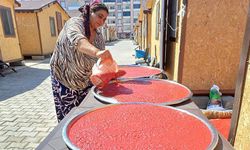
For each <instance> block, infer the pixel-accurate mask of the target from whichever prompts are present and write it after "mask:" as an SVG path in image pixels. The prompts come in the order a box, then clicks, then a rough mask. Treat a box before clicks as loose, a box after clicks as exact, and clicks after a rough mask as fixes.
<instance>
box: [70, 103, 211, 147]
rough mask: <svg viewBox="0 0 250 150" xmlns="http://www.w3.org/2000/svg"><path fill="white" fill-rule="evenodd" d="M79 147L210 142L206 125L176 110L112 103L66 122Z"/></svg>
mask: <svg viewBox="0 0 250 150" xmlns="http://www.w3.org/2000/svg"><path fill="white" fill-rule="evenodd" d="M67 134H68V137H69V139H70V141H71V142H72V143H73V144H74V145H75V146H77V147H79V148H80V149H131V150H134V149H174V150H183V149H187V150H196V149H197V150H203V149H207V148H208V146H209V144H210V143H211V142H212V139H213V136H212V134H211V132H210V130H209V128H208V127H207V126H206V125H205V124H204V123H203V122H202V121H200V120H199V119H197V118H195V117H193V116H191V115H188V114H186V113H183V112H181V111H178V110H174V109H170V108H166V107H160V106H154V105H145V104H143V105H142V104H140V105H138V104H137V105H136V104H134V105H132V104H123V105H113V106H109V107H106V108H102V109H97V110H94V111H92V112H89V113H87V114H85V115H82V116H80V117H79V118H78V119H77V120H75V121H74V122H71V124H69V126H68V133H67Z"/></svg>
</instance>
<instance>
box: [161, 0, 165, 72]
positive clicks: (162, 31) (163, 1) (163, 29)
mask: <svg viewBox="0 0 250 150" xmlns="http://www.w3.org/2000/svg"><path fill="white" fill-rule="evenodd" d="M165 5H166V0H161V28H160V29H161V33H160V69H163V52H164V42H165V36H164V34H165V18H166V16H165V14H166V13H165V9H166V7H165Z"/></svg>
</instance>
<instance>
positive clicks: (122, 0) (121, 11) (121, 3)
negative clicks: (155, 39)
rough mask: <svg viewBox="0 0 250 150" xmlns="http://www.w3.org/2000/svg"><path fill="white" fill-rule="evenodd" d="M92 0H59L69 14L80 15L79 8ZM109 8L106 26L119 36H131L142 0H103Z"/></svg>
mask: <svg viewBox="0 0 250 150" xmlns="http://www.w3.org/2000/svg"><path fill="white" fill-rule="evenodd" d="M89 1H90V0H58V2H59V3H60V4H61V5H62V7H63V8H65V10H66V11H67V12H68V14H69V15H70V16H71V17H73V16H77V15H79V12H78V8H79V7H80V6H82V5H84V4H86V3H89ZM102 2H103V3H105V4H106V6H107V7H108V8H109V16H108V18H107V21H106V23H107V26H106V28H110V29H112V32H116V33H115V34H116V36H117V37H118V38H131V37H132V36H133V34H134V33H133V32H134V30H133V29H134V25H135V23H136V21H137V19H138V15H139V12H140V0H102Z"/></svg>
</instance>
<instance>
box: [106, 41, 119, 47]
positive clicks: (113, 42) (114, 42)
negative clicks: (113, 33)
mask: <svg viewBox="0 0 250 150" xmlns="http://www.w3.org/2000/svg"><path fill="white" fill-rule="evenodd" d="M119 41H120V40H115V41H111V42H106V43H105V46H114V45H115V44H117V43H118V42H119Z"/></svg>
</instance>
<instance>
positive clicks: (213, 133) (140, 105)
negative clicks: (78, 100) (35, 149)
mask: <svg viewBox="0 0 250 150" xmlns="http://www.w3.org/2000/svg"><path fill="white" fill-rule="evenodd" d="M124 106H125V107H126V109H123V108H122V107H124ZM131 106H132V109H130V108H131ZM145 106H146V107H145ZM112 107H113V108H114V107H117V108H118V109H113V110H115V111H114V113H109V112H107V114H110V117H111V118H112V116H114V115H116V114H121V113H120V112H122V114H123V112H124V110H125V112H127V111H130V110H132V111H131V112H132V113H131V112H130V113H126V114H136V113H133V111H135V110H138V109H143V111H144V110H145V108H147V107H150V109H146V110H145V111H147V110H150V111H149V112H150V113H151V110H152V108H154V110H157V109H161V110H163V109H162V108H164V109H165V108H166V112H174V114H177V116H176V115H174V116H172V115H170V116H169V117H170V119H167V118H169V117H168V116H164V119H163V122H164V121H165V120H166V122H165V123H168V124H171V126H170V127H171V130H176V131H177V130H180V128H182V129H184V130H188V129H190V127H191V128H193V129H194V127H193V123H192V121H191V120H193V121H195V122H200V123H199V125H202V124H203V125H204V126H205V127H204V126H203V125H202V126H203V127H202V128H203V129H207V130H206V133H207V132H208V133H210V135H211V136H209V137H210V138H211V139H210V138H209V139H208V141H210V142H207V146H206V147H207V148H206V149H207V150H213V149H215V147H216V146H217V143H218V133H217V132H216V130H215V129H214V127H213V126H212V125H210V124H209V123H208V122H207V121H205V120H204V119H203V118H201V117H199V116H197V115H195V114H192V113H190V112H188V111H186V110H182V109H177V108H174V107H171V106H162V105H157V104H149V103H123V104H111V105H107V106H104V107H100V108H95V109H92V110H89V111H85V112H82V113H80V114H78V115H76V116H74V117H73V118H71V119H70V120H69V121H68V122H67V123H66V124H65V125H64V127H63V130H62V136H63V140H64V142H65V143H66V145H67V146H68V147H69V148H70V149H73V150H77V149H80V148H78V147H77V146H76V145H75V144H74V143H73V142H72V141H71V140H70V138H69V132H71V130H70V129H71V128H72V126H74V125H76V124H78V125H79V124H80V125H82V123H87V128H89V129H86V128H84V130H85V129H86V132H87V134H88V135H95V134H94V133H90V132H89V131H95V130H98V131H97V132H98V133H100V132H101V133H100V134H101V135H103V134H105V135H104V136H103V137H102V138H104V139H105V140H106V138H105V137H110V136H111V137H112V133H110V132H105V133H103V132H104V130H102V128H97V127H96V125H98V124H96V123H95V121H94V122H91V119H89V118H92V119H93V120H95V119H94V118H95V117H93V113H94V114H95V113H96V114H97V116H102V115H103V112H105V109H106V110H107V109H109V108H111V109H112ZM135 107H136V109H134V108H135ZM113 110H112V112H113ZM119 111H120V112H119ZM139 111H141V110H139ZM164 111H165V110H164ZM153 112H154V111H153ZM164 114H168V113H164ZM88 115H90V116H88ZM185 115H186V116H187V117H184V118H183V119H182V121H184V122H187V121H188V120H185V118H189V119H191V120H189V121H190V122H189V123H188V124H186V125H185V126H175V120H176V118H178V116H179V117H181V118H182V117H183V116H185ZM87 116H88V117H87ZM84 117H85V118H84ZM86 117H87V118H88V119H87V120H86ZM127 117H129V118H130V116H127ZM131 117H132V116H131ZM147 117H148V115H144V116H142V117H139V120H138V121H141V122H142V124H143V126H148V123H144V122H143V121H145V118H147ZM155 117H158V118H159V117H161V116H155ZM171 117H172V119H171ZM174 117H175V119H173V118H174ZM118 118H121V120H122V121H121V122H119V121H118V124H119V123H125V125H124V124H122V126H127V125H126V124H128V125H131V122H128V121H127V120H126V119H123V117H118ZM140 118H142V119H140ZM149 118H150V117H149ZM80 119H82V120H83V122H81V121H82V120H81V121H80V122H78V120H80ZM85 120H86V121H87V122H86V121H85ZM102 120H103V121H101V122H100V125H105V124H106V123H108V124H110V125H111V126H110V127H108V128H106V129H105V131H106V130H109V129H110V128H111V129H112V125H113V124H116V123H117V120H111V121H110V120H109V119H108V118H107V119H106V118H105V117H104V119H102ZM77 122H78V123H77ZM92 123H95V127H94V129H95V130H92V126H91V124H92ZM132 124H134V123H133V122H132ZM184 124H185V123H184ZM119 126H120V125H119ZM157 127H160V128H162V127H165V126H164V125H161V122H160V126H157ZM115 128H117V130H119V127H117V126H115ZM195 129H197V130H196V132H198V134H199V135H197V136H196V135H192V136H195V137H200V136H202V134H204V133H203V132H202V131H200V129H201V128H199V126H197V128H196V127H195ZM156 130H157V129H156ZM165 130H167V131H170V128H166V129H165ZM125 131H126V132H130V131H131V130H130V129H129V128H128V130H125ZM146 131H147V130H146ZM199 131H200V133H199ZM84 132H85V131H84ZM132 132H133V133H134V130H133V131H132ZM81 133H82V134H80V135H84V136H85V135H86V134H84V133H83V132H81ZM135 133H137V132H135ZM161 133H164V134H165V132H161ZM173 133H174V134H177V132H173ZM149 135H151V134H149ZM138 136H140V135H138ZM164 136H165V135H164ZM166 136H168V135H166ZM184 137H187V138H191V135H188V136H187V135H185V136H184ZM195 137H192V138H195ZM92 138H93V137H92ZM150 138H152V139H153V138H154V136H150ZM87 139H88V137H87ZM104 139H103V140H104ZM99 140H100V141H103V140H101V139H99ZM173 140H177V141H182V139H173ZM199 140H204V139H202V138H200V139H194V140H192V142H194V143H197V144H198V145H199ZM150 141H151V140H150ZM84 142H85V141H84ZM96 142H98V141H95V143H94V144H96ZM110 142H112V141H110ZM128 144H129V143H128ZM182 144H183V145H185V144H186V145H187V144H189V143H182ZM118 145H119V143H118ZM186 145H185V146H186ZM88 146H90V147H91V145H88ZM114 146H116V145H114ZM155 146H156V145H155ZM153 147H154V145H153ZM167 147H168V146H167ZM169 147H171V148H174V147H175V145H169ZM165 148H166V147H165ZM197 148H198V147H197Z"/></svg>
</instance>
